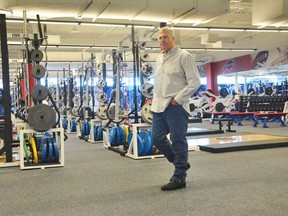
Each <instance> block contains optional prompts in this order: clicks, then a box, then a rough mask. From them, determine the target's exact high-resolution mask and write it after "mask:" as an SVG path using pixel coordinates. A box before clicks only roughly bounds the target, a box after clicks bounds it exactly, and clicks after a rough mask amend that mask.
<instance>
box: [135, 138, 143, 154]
mask: <svg viewBox="0 0 288 216" xmlns="http://www.w3.org/2000/svg"><path fill="white" fill-rule="evenodd" d="M137 147H138V156H143V155H144V146H143V142H142V138H141V137H140V135H139V134H138V135H137Z"/></svg>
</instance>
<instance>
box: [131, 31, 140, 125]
mask: <svg viewBox="0 0 288 216" xmlns="http://www.w3.org/2000/svg"><path fill="white" fill-rule="evenodd" d="M131 35H132V53H133V72H134V74H133V75H134V76H133V81H134V98H133V99H134V105H135V120H134V123H139V122H138V109H137V106H138V105H137V71H136V53H135V50H136V48H135V32H134V26H132V32H131Z"/></svg>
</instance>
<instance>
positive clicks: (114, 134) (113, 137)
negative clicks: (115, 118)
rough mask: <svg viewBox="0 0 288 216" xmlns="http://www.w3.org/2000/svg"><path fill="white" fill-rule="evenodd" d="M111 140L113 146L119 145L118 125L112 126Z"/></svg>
mask: <svg viewBox="0 0 288 216" xmlns="http://www.w3.org/2000/svg"><path fill="white" fill-rule="evenodd" d="M109 141H110V145H111V146H117V145H118V144H117V127H112V128H111V130H110V132H109Z"/></svg>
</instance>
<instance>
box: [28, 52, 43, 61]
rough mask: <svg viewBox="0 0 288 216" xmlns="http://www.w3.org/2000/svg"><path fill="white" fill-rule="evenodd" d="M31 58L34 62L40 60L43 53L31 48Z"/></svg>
mask: <svg viewBox="0 0 288 216" xmlns="http://www.w3.org/2000/svg"><path fill="white" fill-rule="evenodd" d="M31 59H32V60H33V61H36V62H40V61H42V59H43V53H42V51H41V50H33V51H32V53H31Z"/></svg>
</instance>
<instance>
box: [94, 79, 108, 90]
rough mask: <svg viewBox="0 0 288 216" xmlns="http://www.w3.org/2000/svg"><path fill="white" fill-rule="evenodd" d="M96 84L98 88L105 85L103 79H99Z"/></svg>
mask: <svg viewBox="0 0 288 216" xmlns="http://www.w3.org/2000/svg"><path fill="white" fill-rule="evenodd" d="M96 85H97V87H98V88H103V87H104V86H105V85H106V82H105V80H103V79H99V80H98V82H97V83H96Z"/></svg>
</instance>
